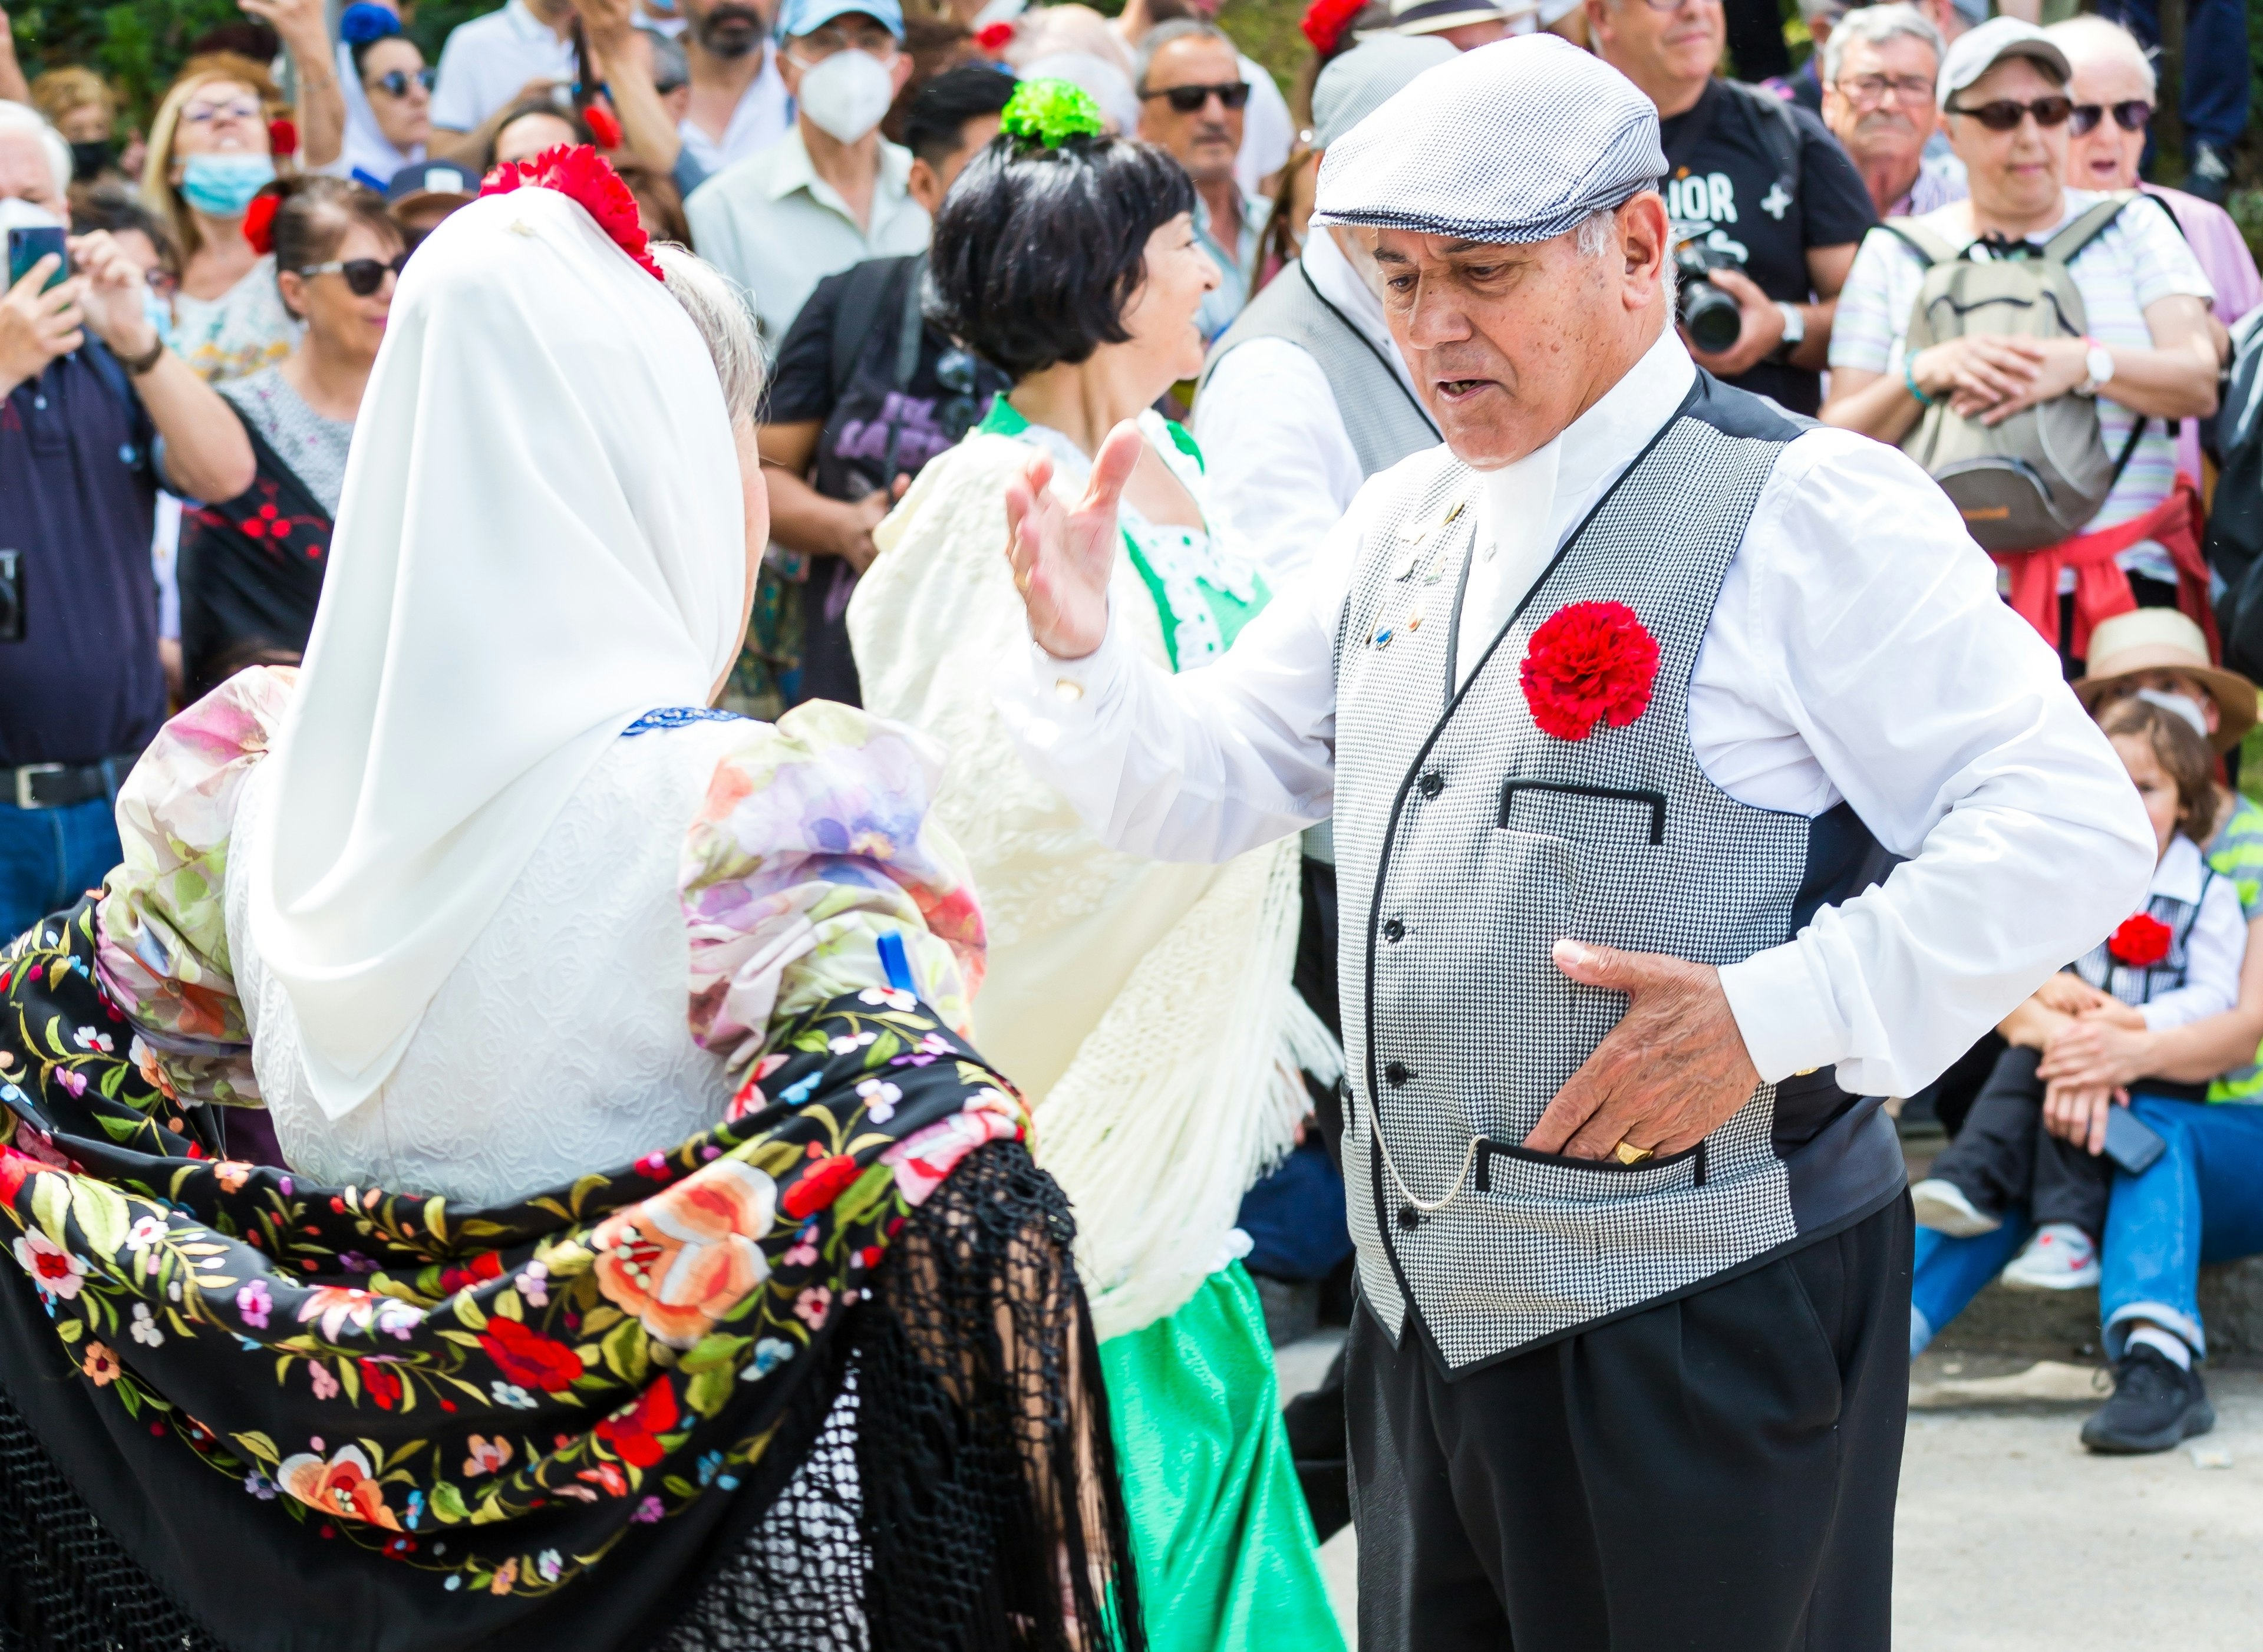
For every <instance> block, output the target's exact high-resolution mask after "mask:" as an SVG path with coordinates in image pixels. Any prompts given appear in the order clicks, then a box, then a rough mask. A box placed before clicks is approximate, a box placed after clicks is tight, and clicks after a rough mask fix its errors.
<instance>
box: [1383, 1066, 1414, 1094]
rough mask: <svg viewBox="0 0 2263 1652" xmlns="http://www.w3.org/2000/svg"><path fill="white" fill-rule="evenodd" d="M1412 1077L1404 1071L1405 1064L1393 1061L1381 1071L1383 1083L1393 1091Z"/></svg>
mask: <svg viewBox="0 0 2263 1652" xmlns="http://www.w3.org/2000/svg"><path fill="white" fill-rule="evenodd" d="M1411 1077H1413V1074H1411V1073H1409V1072H1408V1071H1407V1070H1406V1062H1404V1061H1393V1062H1392V1063H1391V1065H1390V1066H1388V1067H1386V1068H1385V1069H1383V1082H1384V1083H1386V1084H1388V1085H1390V1086H1391V1087H1392V1089H1393V1090H1396V1089H1398V1088H1399V1085H1401V1084H1403V1083H1406V1081H1407V1080H1408V1079H1409V1078H1411Z"/></svg>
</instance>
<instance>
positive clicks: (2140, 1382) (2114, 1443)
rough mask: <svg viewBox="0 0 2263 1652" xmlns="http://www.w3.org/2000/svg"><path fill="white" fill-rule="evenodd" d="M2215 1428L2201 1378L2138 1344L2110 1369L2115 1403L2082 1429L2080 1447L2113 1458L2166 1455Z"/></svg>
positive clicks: (2099, 1412)
mask: <svg viewBox="0 0 2263 1652" xmlns="http://www.w3.org/2000/svg"><path fill="white" fill-rule="evenodd" d="M2215 1426H2216V1408H2215V1407H2213V1406H2211V1405H2210V1404H2209V1402H2208V1390H2207V1389H2206V1388H2203V1387H2202V1384H2201V1380H2200V1373H2198V1372H2197V1371H2186V1370H2183V1369H2181V1368H2180V1366H2178V1365H2177V1364H2176V1362H2175V1361H2174V1360H2173V1359H2169V1358H2168V1357H2167V1356H2165V1354H2163V1353H2162V1352H2161V1351H2160V1350H2159V1349H2158V1348H2149V1347H2147V1346H2146V1345H2145V1344H2143V1343H2140V1344H2138V1345H2137V1346H2136V1347H2135V1348H2132V1349H2131V1350H2130V1351H2129V1352H2128V1353H2126V1354H2124V1355H2123V1356H2122V1361H2121V1363H2120V1364H2119V1365H2117V1366H2115V1367H2114V1397H2113V1398H2112V1399H2110V1400H2108V1402H2106V1403H2105V1404H2104V1405H2103V1406H2101V1407H2100V1409H2099V1410H2098V1413H2097V1415H2096V1416H2094V1417H2092V1418H2091V1419H2090V1420H2089V1421H2088V1422H2087V1423H2085V1424H2083V1425H2082V1443H2083V1444H2084V1445H2087V1446H2088V1447H2089V1448H2090V1449H2091V1450H2092V1451H2094V1452H2106V1453H2114V1454H2117V1455H2134V1454H2136V1453H2142V1452H2165V1451H2167V1450H2168V1449H2169V1448H2170V1447H2171V1446H2173V1445H2176V1444H2177V1443H2178V1442H2179V1441H2180V1440H2184V1439H2189V1438H2191V1437H2192V1436H2193V1435H2194V1434H2205V1433H2207V1432H2208V1431H2209V1430H2210V1429H2212V1428H2214V1427H2215Z"/></svg>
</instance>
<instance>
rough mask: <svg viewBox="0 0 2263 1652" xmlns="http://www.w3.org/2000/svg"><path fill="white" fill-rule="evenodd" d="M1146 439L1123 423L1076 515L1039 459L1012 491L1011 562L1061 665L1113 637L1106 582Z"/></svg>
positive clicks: (1034, 628)
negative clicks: (1121, 507) (1122, 506)
mask: <svg viewBox="0 0 2263 1652" xmlns="http://www.w3.org/2000/svg"><path fill="white" fill-rule="evenodd" d="M1145 445H1146V438H1145V437H1143V436H1142V435H1140V433H1139V425H1137V424H1133V423H1132V421H1130V420H1128V419H1127V420H1125V421H1124V423H1123V424H1118V425H1117V427H1116V428H1115V429H1114V430H1112V431H1109V433H1108V439H1107V440H1106V441H1104V442H1103V443H1102V444H1101V445H1100V452H1099V453H1096V454H1095V455H1094V457H1093V461H1092V481H1091V483H1090V484H1089V485H1088V487H1087V488H1086V489H1085V490H1084V497H1083V498H1081V499H1080V500H1079V501H1077V503H1076V505H1075V507H1074V509H1064V508H1063V506H1062V504H1061V502H1060V501H1059V499H1058V498H1056V497H1054V496H1053V495H1052V491H1051V490H1050V489H1048V487H1047V486H1046V484H1047V483H1048V482H1051V481H1052V475H1053V466H1052V460H1050V459H1048V458H1047V457H1046V456H1045V454H1043V453H1038V454H1035V455H1033V456H1032V457H1031V458H1030V462H1029V463H1028V464H1027V465H1025V466H1023V469H1022V474H1021V475H1018V476H1016V477H1015V478H1014V479H1013V480H1012V481H1011V482H1008V483H1007V484H1006V560H1007V561H1008V562H1009V563H1011V564H1012V565H1013V569H1014V589H1015V590H1016V591H1020V592H1021V593H1022V601H1023V604H1024V605H1026V606H1027V607H1028V609H1029V613H1030V635H1031V636H1032V637H1034V638H1036V639H1037V642H1038V647H1039V648H1043V649H1045V652H1046V653H1048V654H1050V655H1052V656H1053V657H1054V658H1055V659H1057V660H1077V659H1082V658H1083V657H1084V656H1086V655H1088V654H1089V653H1091V652H1092V651H1093V650H1094V649H1095V648H1098V647H1099V646H1100V644H1101V641H1102V639H1103V638H1104V637H1105V636H1107V634H1108V579H1109V576H1110V573H1111V572H1112V571H1113V570H1114V569H1115V566H1116V545H1117V528H1116V506H1117V501H1118V500H1120V499H1121V498H1122V497H1123V496H1124V483H1126V482H1129V481H1131V479H1132V471H1133V470H1134V469H1135V468H1137V467H1138V466H1139V453H1140V450H1141V448H1142V447H1143V446H1145Z"/></svg>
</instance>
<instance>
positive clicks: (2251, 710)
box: [2074, 608, 2256, 751]
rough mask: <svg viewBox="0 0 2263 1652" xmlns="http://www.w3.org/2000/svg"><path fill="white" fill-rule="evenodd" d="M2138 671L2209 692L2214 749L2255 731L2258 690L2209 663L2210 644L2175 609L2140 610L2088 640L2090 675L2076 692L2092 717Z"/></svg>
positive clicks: (2114, 620) (2222, 748) (2103, 626)
mask: <svg viewBox="0 0 2263 1652" xmlns="http://www.w3.org/2000/svg"><path fill="white" fill-rule="evenodd" d="M2140 671H2175V672H2177V673H2179V674H2180V675H2181V676H2185V677H2191V678H2193V679H2194V681H2195V682H2197V683H2199V684H2200V685H2202V686H2203V687H2205V688H2206V689H2207V690H2208V692H2209V699H2213V700H2214V701H2216V721H2217V728H2216V735H2215V736H2214V743H2215V746H2216V750H2218V751H2229V750H2230V749H2231V748H2232V747H2234V746H2236V745H2238V743H2240V741H2241V739H2242V738H2244V737H2245V735H2246V733H2247V731H2248V730H2249V729H2251V728H2253V727H2254V726H2255V721H2256V694H2255V685H2254V684H2252V683H2251V682H2249V681H2248V680H2247V679H2246V678H2245V677H2242V676H2240V674H2239V673H2238V672H2237V671H2227V670H2223V669H2222V668H2221V667H2218V666H2214V665H2210V664H2209V661H2208V639H2207V638H2206V637H2204V636H2202V634H2201V628H2200V627H2199V626H2197V625H2195V624H2194V622H2193V621H2192V620H2189V619H2187V618H2186V617H2185V616H2184V615H2183V614H2181V613H2180V612H2177V611H2176V610H2175V609H2174V608H2139V609H2136V611H2134V612H2129V613H2122V614H2116V615H2115V616H2114V618H2112V619H2111V620H2106V621H2105V622H2104V623H2102V624H2101V625H2100V626H2099V627H2098V628H2097V629H2096V630H2095V631H2093V632H2092V633H2091V634H2090V660H2089V671H2088V674H2087V675H2086V676H2085V677H2081V678H2080V679H2079V680H2078V681H2077V682H2076V683H2075V685H2074V692H2076V694H2078V695H2079V696H2080V697H2081V699H2082V703H2083V705H2084V706H2086V707H2088V708H2089V709H2090V710H2091V711H2093V712H2095V711H2096V710H2097V709H2098V702H2099V701H2100V700H2101V699H2105V698H2106V696H2107V694H2108V692H2109V691H2110V690H2112V689H2113V687H2114V686H2115V684H2117V683H2119V682H2120V681H2121V680H2122V678H2124V677H2134V676H2135V675H2136V673H2138V672H2140Z"/></svg>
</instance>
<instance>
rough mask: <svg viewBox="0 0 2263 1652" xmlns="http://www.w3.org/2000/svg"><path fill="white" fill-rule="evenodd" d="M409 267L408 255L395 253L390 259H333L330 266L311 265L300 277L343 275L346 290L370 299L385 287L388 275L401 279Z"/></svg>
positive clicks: (301, 271)
mask: <svg viewBox="0 0 2263 1652" xmlns="http://www.w3.org/2000/svg"><path fill="white" fill-rule="evenodd" d="M407 268H408V254H407V253H405V252H399V253H395V254H394V256H393V257H390V258H332V259H331V260H330V261H329V263H328V264H308V265H307V267H306V268H305V269H303V270H300V272H299V273H300V275H308V276H313V275H343V277H345V279H346V290H347V291H348V292H350V293H352V294H353V295H354V296H355V297H356V298H368V297H370V296H371V295H372V294H373V293H375V292H376V291H377V289H378V288H380V286H384V285H385V278H386V277H387V276H388V275H390V276H393V277H394V278H395V279H398V278H399V276H400V274H401V272H402V271H403V270H405V269H407Z"/></svg>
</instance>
